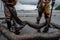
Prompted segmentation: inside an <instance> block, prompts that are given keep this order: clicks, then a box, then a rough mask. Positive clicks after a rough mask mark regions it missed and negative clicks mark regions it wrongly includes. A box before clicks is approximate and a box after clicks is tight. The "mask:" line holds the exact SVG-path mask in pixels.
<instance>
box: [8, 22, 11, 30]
mask: <svg viewBox="0 0 60 40" xmlns="http://www.w3.org/2000/svg"><path fill="white" fill-rule="evenodd" d="M7 28H8V29H9V31H10V28H11V22H9V21H7Z"/></svg>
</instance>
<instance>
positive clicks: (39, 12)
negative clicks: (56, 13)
mask: <svg viewBox="0 0 60 40" xmlns="http://www.w3.org/2000/svg"><path fill="white" fill-rule="evenodd" d="M41 17H42V11H41V10H38V17H37V22H36V23H37V24H39V23H40V20H41ZM37 32H41V31H40V29H38V30H37Z"/></svg>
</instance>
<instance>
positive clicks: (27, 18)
mask: <svg viewBox="0 0 60 40" xmlns="http://www.w3.org/2000/svg"><path fill="white" fill-rule="evenodd" d="M58 14H59V13H58ZM37 15H38V14H37V13H31V14H30V13H20V14H19V13H18V16H19V18H20V19H21V20H22V21H31V22H34V23H36V17H37ZM0 17H4V14H3V12H0ZM44 21H45V20H44V17H42V19H41V22H44ZM0 22H2V20H0ZM51 22H54V23H56V24H59V25H60V16H59V15H56V13H55V12H54V13H53V16H52V20H51ZM3 25H4V24H3ZM54 31H58V29H53V28H50V29H49V32H54ZM32 32H37V30H36V29H33V28H31V27H29V26H28V25H26V26H25V27H24V28H23V29H22V30H21V34H28V33H32ZM0 40H7V39H6V38H5V37H3V36H1V37H0Z"/></svg>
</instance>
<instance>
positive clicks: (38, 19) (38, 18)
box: [36, 17, 41, 32]
mask: <svg viewBox="0 0 60 40" xmlns="http://www.w3.org/2000/svg"><path fill="white" fill-rule="evenodd" d="M39 21H40V17H37V22H36V23H37V24H39ZM37 32H41V31H40V29H37Z"/></svg>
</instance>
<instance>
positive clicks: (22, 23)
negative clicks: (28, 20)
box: [8, 6, 25, 26]
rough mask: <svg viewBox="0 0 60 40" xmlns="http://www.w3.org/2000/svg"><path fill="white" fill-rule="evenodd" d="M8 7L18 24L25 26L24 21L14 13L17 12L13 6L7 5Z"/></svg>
mask: <svg viewBox="0 0 60 40" xmlns="http://www.w3.org/2000/svg"><path fill="white" fill-rule="evenodd" d="M8 8H9V11H10V12H11V14H12V16H13V18H14V19H15V21H16V22H17V23H18V24H19V25H22V26H25V23H24V22H23V21H21V20H20V19H19V18H18V17H17V16H16V15H15V14H16V13H17V12H16V10H15V8H14V6H12V7H10V6H8Z"/></svg>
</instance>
